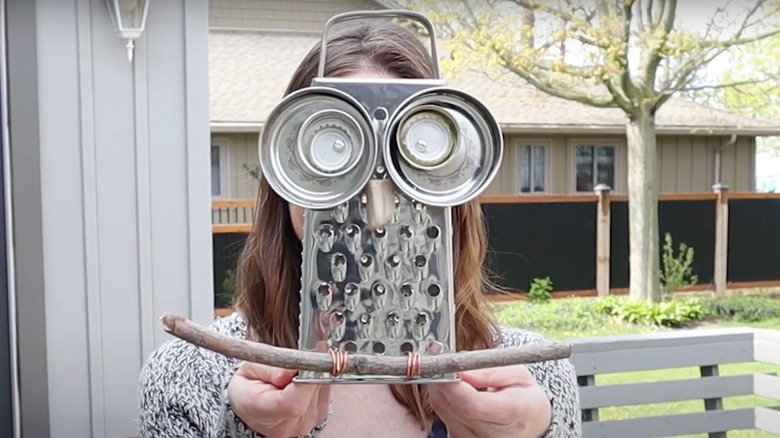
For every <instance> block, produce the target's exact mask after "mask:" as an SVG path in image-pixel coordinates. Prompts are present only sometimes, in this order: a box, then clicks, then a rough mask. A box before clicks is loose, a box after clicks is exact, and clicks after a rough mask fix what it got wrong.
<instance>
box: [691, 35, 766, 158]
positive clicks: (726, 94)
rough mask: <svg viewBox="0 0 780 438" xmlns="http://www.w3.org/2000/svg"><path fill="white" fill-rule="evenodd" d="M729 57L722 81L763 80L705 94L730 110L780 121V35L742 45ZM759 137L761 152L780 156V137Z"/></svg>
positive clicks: (705, 96) (759, 149)
mask: <svg viewBox="0 0 780 438" xmlns="http://www.w3.org/2000/svg"><path fill="white" fill-rule="evenodd" d="M730 57H731V59H732V60H733V62H731V63H730V65H731V66H733V67H732V68H729V69H728V70H726V71H724V72H723V75H722V78H721V80H723V81H729V82H737V81H743V82H744V81H747V80H749V79H751V78H756V77H758V78H759V79H760V81H757V82H754V83H744V84H742V85H739V86H736V87H731V88H726V89H723V90H715V92H714V93H707V94H705V95H704V96H702V97H704V98H708V99H710V100H711V101H714V102H716V103H717V104H720V105H721V106H723V107H725V108H726V109H728V110H730V111H734V112H738V113H740V114H744V115H747V116H752V117H760V118H762V119H765V120H773V121H777V122H779V123H780V64H778V63H777V60H778V59H780V35H778V36H774V37H772V38H767V39H765V40H761V41H757V42H755V43H753V44H749V45H746V46H745V47H741V48H740V50H737V51H735V52H734V53H732V54H731V56H730ZM759 140H760V141H759V142H758V151H759V152H770V153H773V154H775V155H780V138H777V137H770V138H762V139H759Z"/></svg>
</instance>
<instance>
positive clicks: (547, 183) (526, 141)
mask: <svg viewBox="0 0 780 438" xmlns="http://www.w3.org/2000/svg"><path fill="white" fill-rule="evenodd" d="M552 145H553V141H552V140H551V139H549V138H518V139H516V140H515V157H514V167H515V172H514V175H515V178H514V181H513V192H514V193H515V194H516V195H521V196H529V195H530V196H533V195H548V194H550V193H552V187H551V186H552V168H553V160H552ZM526 146H541V147H542V148H543V149H544V190H543V191H540V192H535V191H530V192H523V191H521V187H520V185H521V184H522V164H521V163H522V161H521V160H522V151H523V148H524V147H526ZM531 157H532V158H531V160H532V162H531V168H533V154H531ZM531 176H532V177H533V174H532V175H531ZM532 188H533V187H532Z"/></svg>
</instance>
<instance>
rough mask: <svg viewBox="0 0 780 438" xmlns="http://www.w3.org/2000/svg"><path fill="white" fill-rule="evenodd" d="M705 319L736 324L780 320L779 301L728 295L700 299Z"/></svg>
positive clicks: (750, 296)
mask: <svg viewBox="0 0 780 438" xmlns="http://www.w3.org/2000/svg"><path fill="white" fill-rule="evenodd" d="M702 307H703V309H704V312H705V314H706V316H707V317H710V318H717V319H728V320H732V321H737V322H759V321H764V320H766V319H771V318H780V300H778V299H777V297H772V296H764V295H730V296H727V297H723V298H716V297H707V298H703V299H702Z"/></svg>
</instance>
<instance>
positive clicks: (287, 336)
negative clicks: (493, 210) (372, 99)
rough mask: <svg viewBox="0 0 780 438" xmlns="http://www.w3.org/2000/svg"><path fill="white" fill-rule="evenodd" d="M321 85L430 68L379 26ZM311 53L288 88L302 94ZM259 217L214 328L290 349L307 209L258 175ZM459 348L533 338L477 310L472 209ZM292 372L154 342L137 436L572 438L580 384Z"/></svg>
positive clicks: (349, 35) (459, 235)
mask: <svg viewBox="0 0 780 438" xmlns="http://www.w3.org/2000/svg"><path fill="white" fill-rule="evenodd" d="M328 55H329V56H328V58H329V59H328V60H327V65H326V68H325V74H326V76H331V77H373V78H377V77H395V78H427V77H431V76H432V61H431V59H430V57H429V54H428V52H427V50H426V48H425V47H424V46H423V45H422V44H420V42H419V41H418V39H417V37H416V36H414V35H413V34H412V33H410V32H409V31H407V30H405V29H403V28H401V27H398V26H395V25H392V24H389V23H384V22H380V21H372V22H371V23H370V24H354V25H351V26H348V27H345V28H344V29H343V30H342V31H340V32H337V33H334V35H333V36H332V37H331V41H329V45H328ZM318 61H319V44H317V45H316V47H314V48H313V49H312V50H311V52H310V53H309V54H308V55H307V56H306V57H305V59H304V60H303V62H302V63H301V65H300V66H299V68H298V70H297V71H296V72H295V75H294V76H293V79H292V81H291V83H290V85H289V87H288V88H287V91H286V93H287V94H289V93H291V92H293V91H296V90H298V89H301V88H304V87H307V86H309V84H310V83H311V81H312V79H313V78H314V77H315V75H316V74H317V66H318ZM259 193H260V195H259V199H258V211H257V216H256V219H255V223H254V224H253V228H252V231H251V233H250V234H249V236H248V239H247V241H246V245H245V248H244V252H243V254H242V257H241V259H240V262H239V294H238V297H237V302H236V309H237V312H236V313H234V314H233V315H231V316H229V317H226V318H223V319H220V320H217V321H215V322H214V323H213V324H212V325H211V328H212V329H213V330H216V331H218V332H221V333H224V334H228V335H230V336H235V337H239V338H249V339H253V340H257V341H261V342H265V343H269V344H273V345H279V346H285V347H290V348H295V347H296V346H297V336H298V334H297V330H298V322H297V319H298V311H299V308H298V297H299V295H298V294H299V288H300V265H301V252H302V246H301V243H300V238H301V229H302V227H303V210H302V209H301V208H299V207H297V206H294V205H288V204H287V203H286V202H285V201H284V200H282V199H281V198H280V197H279V196H278V195H277V194H276V193H274V192H273V191H272V190H271V189H270V187H269V186H268V184H267V182H266V181H265V180H262V179H261V183H260V190H259ZM453 225H454V227H455V239H456V241H455V244H454V245H455V249H456V251H455V252H456V254H457V257H456V266H455V284H456V292H455V293H456V318H457V326H458V331H457V347H458V349H459V350H474V349H485V348H499V347H503V346H516V345H523V344H528V343H535V342H541V341H542V340H543V339H542V338H541V337H540V336H539V335H537V334H534V333H529V332H525V331H520V330H513V329H505V328H500V327H498V326H497V325H496V324H495V322H494V321H493V320H492V319H491V317H490V316H489V313H488V311H487V309H486V307H485V296H484V294H485V292H486V289H488V287H489V286H488V282H487V280H486V278H485V275H484V273H483V270H482V266H483V262H484V258H485V252H486V242H485V240H486V238H485V230H484V228H483V222H482V216H481V209H480V206H479V204H478V203H477V202H476V201H475V202H471V203H468V204H466V205H463V206H459V207H457V208H455V209H454V211H453ZM294 375H295V372H294V371H289V370H281V369H275V368H271V367H267V366H263V365H259V364H252V363H240V362H238V361H236V360H234V359H230V358H226V357H224V356H221V355H219V354H216V353H213V352H211V351H208V350H205V349H200V348H198V347H195V346H193V345H191V344H188V343H186V342H183V341H181V340H173V341H171V342H169V343H167V344H165V345H163V346H161V347H160V348H159V349H158V350H157V351H155V352H154V354H153V355H152V356H151V357H150V358H149V360H148V361H147V363H146V364H145V366H144V368H143V371H142V374H141V383H140V403H141V414H140V430H141V434H142V436H147V437H173V436H176V437H190V436H198V437H204V436H207V437H216V436H218V437H282V438H283V437H292V436H310V437H314V436H317V437H320V438H327V437H353V436H355V437H357V436H360V437H369V436H377V437H421V438H424V437H429V436H435V437H445V436H451V437H463V438H466V437H468V438H502V437H506V438H510V437H511V438H521V437H527V438H538V437H550V438H574V437H579V436H580V434H581V432H580V427H581V426H580V411H579V400H578V395H577V386H576V385H577V384H576V378H575V375H574V373H573V370H572V367H571V365H570V363H569V362H568V361H553V362H545V363H540V364H533V365H530V366H527V367H526V366H515V367H503V368H498V369H490V370H478V371H472V372H465V373H461V374H460V377H461V380H462V381H461V382H459V383H448V384H436V385H428V386H417V385H414V386H413V385H397V386H388V385H366V384H361V385H322V386H320V385H311V384H294V383H291V380H292V378H293V377H294Z"/></svg>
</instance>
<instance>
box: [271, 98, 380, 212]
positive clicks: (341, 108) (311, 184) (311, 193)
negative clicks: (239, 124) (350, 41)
mask: <svg viewBox="0 0 780 438" xmlns="http://www.w3.org/2000/svg"><path fill="white" fill-rule="evenodd" d="M342 143H343V144H342ZM334 147H335V148H334ZM258 149H259V150H258V153H259V158H260V166H261V168H262V171H263V175H264V176H265V178H266V180H267V181H268V184H269V185H270V186H271V189H272V190H274V191H275V192H276V193H277V194H279V196H281V197H282V198H283V199H285V200H286V201H287V202H290V203H292V204H295V205H299V206H301V207H304V208H310V209H330V208H334V207H336V206H338V205H341V204H343V203H344V202H347V201H348V200H349V199H352V198H353V197H355V196H357V194H358V193H360V191H361V190H362V189H363V187H364V186H365V185H366V183H367V182H368V180H369V179H370V178H371V175H372V174H373V171H374V166H375V164H376V161H377V158H378V151H377V150H376V146H375V137H374V136H373V135H372V128H371V124H370V122H369V116H368V114H367V113H366V111H365V109H364V108H363V107H362V106H361V105H360V104H359V103H358V102H357V101H356V100H355V99H354V98H352V97H350V96H349V95H347V94H346V93H344V92H341V91H338V90H335V89H332V88H324V87H309V88H304V89H302V90H298V91H296V92H293V93H292V94H290V95H288V96H287V97H285V98H284V99H282V101H281V102H280V103H279V104H278V105H277V106H276V107H275V108H274V109H273V110H272V111H271V113H270V114H269V116H268V117H267V119H266V122H265V126H264V127H263V130H262V133H261V135H260V138H259V141H258Z"/></svg>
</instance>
